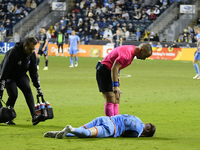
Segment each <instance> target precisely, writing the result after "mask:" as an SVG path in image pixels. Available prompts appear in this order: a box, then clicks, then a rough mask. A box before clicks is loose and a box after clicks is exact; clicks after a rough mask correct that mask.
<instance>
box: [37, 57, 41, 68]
mask: <svg viewBox="0 0 200 150" xmlns="http://www.w3.org/2000/svg"><path fill="white" fill-rule="evenodd" d="M39 63H40V59H39V58H38V59H37V66H39Z"/></svg>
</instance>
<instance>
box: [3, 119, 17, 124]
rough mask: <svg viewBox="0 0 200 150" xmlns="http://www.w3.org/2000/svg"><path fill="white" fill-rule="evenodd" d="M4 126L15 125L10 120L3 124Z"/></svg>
mask: <svg viewBox="0 0 200 150" xmlns="http://www.w3.org/2000/svg"><path fill="white" fill-rule="evenodd" d="M4 124H7V125H16V124H15V123H14V122H13V121H12V120H10V121H7V122H5V123H4Z"/></svg>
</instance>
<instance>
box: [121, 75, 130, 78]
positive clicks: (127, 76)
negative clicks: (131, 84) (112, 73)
mask: <svg viewBox="0 0 200 150" xmlns="http://www.w3.org/2000/svg"><path fill="white" fill-rule="evenodd" d="M130 77H132V76H131V75H130V74H120V75H119V78H130Z"/></svg>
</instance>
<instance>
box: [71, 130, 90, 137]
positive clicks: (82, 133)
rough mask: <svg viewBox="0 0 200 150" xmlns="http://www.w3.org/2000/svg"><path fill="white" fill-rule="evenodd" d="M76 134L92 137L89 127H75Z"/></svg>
mask: <svg viewBox="0 0 200 150" xmlns="http://www.w3.org/2000/svg"><path fill="white" fill-rule="evenodd" d="M74 135H76V136H78V137H80V138H85V137H90V136H91V131H90V130H88V129H84V128H75V132H74Z"/></svg>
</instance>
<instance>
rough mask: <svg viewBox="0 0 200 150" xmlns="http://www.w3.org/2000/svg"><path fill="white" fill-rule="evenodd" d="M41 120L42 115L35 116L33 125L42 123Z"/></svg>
mask: <svg viewBox="0 0 200 150" xmlns="http://www.w3.org/2000/svg"><path fill="white" fill-rule="evenodd" d="M41 119H42V116H41V115H37V114H35V115H33V117H32V124H33V125H37V124H38V123H39V122H40V121H41Z"/></svg>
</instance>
